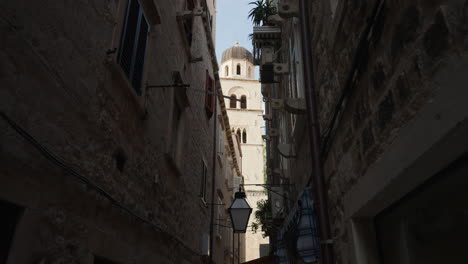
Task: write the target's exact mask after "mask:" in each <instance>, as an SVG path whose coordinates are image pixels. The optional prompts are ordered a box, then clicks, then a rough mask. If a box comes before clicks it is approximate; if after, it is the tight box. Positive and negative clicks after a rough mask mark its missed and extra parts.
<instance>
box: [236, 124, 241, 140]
mask: <svg viewBox="0 0 468 264" xmlns="http://www.w3.org/2000/svg"><path fill="white" fill-rule="evenodd" d="M236 135H237V140H238V141H239V143H240V142H241V140H242V138H241V131H240V128H238V129H237V132H236Z"/></svg>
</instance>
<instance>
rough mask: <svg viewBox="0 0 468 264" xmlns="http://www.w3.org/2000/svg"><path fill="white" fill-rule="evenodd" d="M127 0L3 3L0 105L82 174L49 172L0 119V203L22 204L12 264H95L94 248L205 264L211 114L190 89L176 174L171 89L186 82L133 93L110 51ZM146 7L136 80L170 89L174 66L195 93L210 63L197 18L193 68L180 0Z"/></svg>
mask: <svg viewBox="0 0 468 264" xmlns="http://www.w3.org/2000/svg"><path fill="white" fill-rule="evenodd" d="M126 3H127V1H124V0H108V1H66V2H61V1H49V0H44V1H35V2H31V1H22V0H19V1H3V2H2V3H1V4H0V9H1V11H0V31H1V35H2V41H1V42H0V58H1V59H0V82H1V83H2V88H1V89H0V105H1V109H0V111H1V112H2V114H3V113H5V114H6V115H7V116H9V117H10V118H11V119H13V120H14V122H16V123H17V124H18V125H20V126H21V127H23V128H24V129H25V130H26V131H27V132H28V133H29V134H30V135H32V136H33V137H34V138H35V140H37V142H39V143H40V144H41V145H42V146H44V147H46V148H47V149H48V150H49V151H50V152H51V153H53V155H55V156H56V157H58V158H59V159H61V160H63V161H64V162H65V163H66V164H67V165H68V166H70V167H71V168H73V170H74V171H76V172H77V173H78V174H79V175H82V176H84V177H86V179H87V180H85V182H83V179H81V180H80V179H77V178H76V177H73V175H71V174H70V173H69V172H67V171H66V170H64V169H60V168H58V167H57V166H56V165H54V164H53V163H51V162H50V161H49V160H47V159H46V158H44V156H43V155H42V154H40V153H39V152H38V151H37V150H36V149H34V148H33V146H32V145H31V144H30V143H28V142H26V141H25V139H24V138H22V137H20V136H19V135H18V133H17V132H15V131H14V130H13V129H12V128H11V127H10V126H9V125H7V123H6V122H5V121H4V120H2V121H1V122H0V140H1V148H0V157H1V158H0V164H1V166H0V167H1V169H0V177H1V184H0V186H1V187H0V198H1V199H3V200H8V201H11V202H13V203H15V204H18V205H20V206H22V207H24V215H23V217H22V218H21V219H20V220H19V222H18V226H17V227H18V228H17V233H18V237H17V238H15V240H14V244H13V246H12V248H11V250H12V251H11V255H10V260H9V263H18V264H21V263H92V262H93V255H99V256H103V257H105V258H108V259H111V260H113V261H116V262H118V263H134V262H135V263H155V261H156V262H157V263H199V262H201V258H200V257H199V256H197V255H196V254H200V252H201V251H200V245H201V240H202V234H203V233H209V222H210V221H209V216H210V213H209V207H207V206H206V205H205V204H204V203H203V201H201V199H200V198H199V190H200V185H201V184H202V183H201V160H202V158H203V159H204V160H205V162H206V165H207V168H208V177H207V180H208V182H207V190H208V197H210V190H211V187H210V181H211V169H209V168H211V166H212V164H211V162H212V158H211V157H212V156H211V155H212V142H213V139H212V133H213V129H212V125H213V117H211V118H208V117H207V115H206V112H205V105H204V102H205V97H204V95H203V94H201V93H198V92H196V91H193V90H190V89H188V90H187V92H186V94H187V98H188V101H189V106H188V107H187V108H186V109H185V111H184V113H183V124H184V132H183V133H184V137H183V139H182V142H181V144H182V146H183V155H181V162H179V163H178V164H180V166H179V167H178V168H177V169H174V167H173V166H171V165H170V163H169V162H168V159H167V155H165V153H166V152H167V151H168V149H167V142H168V141H170V140H171V138H172V136H173V135H171V134H170V133H168V131H169V127H170V117H171V114H170V113H171V111H172V107H173V105H172V104H173V103H174V99H173V96H174V89H182V88H154V89H147V88H143V95H142V96H137V95H136V94H135V92H134V90H133V89H132V88H131V86H130V85H129V83H128V81H127V80H126V78H125V77H124V75H123V74H122V71H121V69H120V66H119V65H118V64H117V62H116V56H117V55H116V54H117V53H116V52H115V50H114V49H117V50H118V48H119V42H120V34H121V30H122V23H123V19H124V13H125V6H126ZM141 3H142V6H143V8H144V10H145V15H146V17H147V19H148V21H149V24H150V35H149V40H148V47H147V52H146V58H145V60H146V62H145V73H144V87H145V86H146V85H168V84H172V83H173V79H172V74H173V72H174V71H178V72H180V74H181V77H182V79H183V81H184V83H187V84H190V85H191V87H193V88H197V89H204V87H205V72H206V71H208V72H209V74H210V75H211V76H213V74H214V73H213V67H214V66H213V65H212V60H211V58H210V52H209V50H208V45H207V43H206V37H205V30H204V28H203V25H202V22H201V19H202V18H201V17H196V18H195V22H194V28H193V42H192V46H191V53H192V55H193V57H201V58H202V61H200V62H196V63H194V62H191V61H190V58H189V56H188V55H187V53H186V52H185V47H184V46H183V42H182V37H183V36H182V34H180V30H179V27H178V23H177V20H176V12H178V11H181V10H183V6H184V1H181V0H178V1H164V2H158V3H156V2H155V1H150V0H144V1H141ZM200 76H202V77H200ZM122 162H123V164H122ZM118 167H120V168H118ZM86 181H89V182H86ZM93 186H94V187H93ZM96 186H97V187H96ZM124 207H125V208H124ZM145 221H147V223H145ZM26 249H27V250H26ZM174 252H178V254H174ZM41 261H42V262H41Z"/></svg>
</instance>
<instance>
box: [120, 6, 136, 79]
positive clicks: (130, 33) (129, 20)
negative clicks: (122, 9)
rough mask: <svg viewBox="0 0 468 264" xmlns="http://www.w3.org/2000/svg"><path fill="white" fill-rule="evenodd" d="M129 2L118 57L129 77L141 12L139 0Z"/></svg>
mask: <svg viewBox="0 0 468 264" xmlns="http://www.w3.org/2000/svg"><path fill="white" fill-rule="evenodd" d="M129 2H130V3H129V5H128V7H127V17H126V19H125V25H124V30H123V33H122V40H121V48H120V52H119V59H118V60H119V64H120V66H121V67H122V69H123V71H124V72H125V74H126V75H127V77H128V78H130V73H131V68H132V58H133V50H134V46H135V38H136V31H137V26H138V17H139V14H140V5H139V4H138V1H136V0H130V1H129Z"/></svg>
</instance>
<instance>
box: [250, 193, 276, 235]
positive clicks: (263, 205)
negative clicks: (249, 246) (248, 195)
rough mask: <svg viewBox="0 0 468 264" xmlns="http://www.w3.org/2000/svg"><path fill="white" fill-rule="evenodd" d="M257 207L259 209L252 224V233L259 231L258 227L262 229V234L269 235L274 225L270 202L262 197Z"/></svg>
mask: <svg viewBox="0 0 468 264" xmlns="http://www.w3.org/2000/svg"><path fill="white" fill-rule="evenodd" d="M257 208H258V210H257V211H255V214H254V217H255V219H254V221H253V222H252V225H251V230H252V233H257V231H258V229H261V231H263V233H262V236H263V237H267V236H269V235H270V229H271V226H272V218H271V206H270V202H269V201H268V200H263V199H262V200H260V201H258V202H257Z"/></svg>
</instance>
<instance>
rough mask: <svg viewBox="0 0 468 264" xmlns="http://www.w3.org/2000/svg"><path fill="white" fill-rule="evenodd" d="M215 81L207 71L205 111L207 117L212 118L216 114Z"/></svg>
mask: <svg viewBox="0 0 468 264" xmlns="http://www.w3.org/2000/svg"><path fill="white" fill-rule="evenodd" d="M214 87H215V81H214V80H213V79H211V77H210V74H209V73H208V71H206V79H205V110H206V116H208V118H211V116H212V115H213V112H214V106H215V96H214V93H215V89H214Z"/></svg>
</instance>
